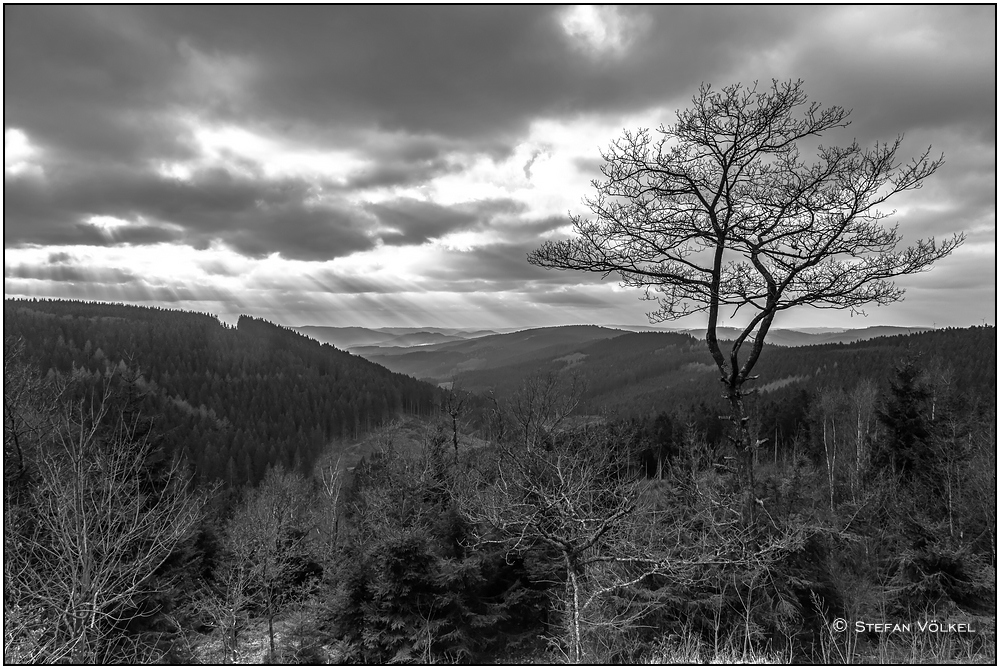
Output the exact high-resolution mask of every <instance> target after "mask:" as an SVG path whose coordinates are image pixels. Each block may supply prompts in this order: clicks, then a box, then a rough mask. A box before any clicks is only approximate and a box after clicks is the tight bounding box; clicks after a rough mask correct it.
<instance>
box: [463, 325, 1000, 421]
mask: <svg viewBox="0 0 1000 669" xmlns="http://www.w3.org/2000/svg"><path fill="white" fill-rule="evenodd" d="M907 356H916V357H917V358H918V360H919V362H920V364H921V365H923V366H926V367H933V368H935V369H937V370H939V371H940V372H941V373H942V374H946V375H947V376H948V377H949V378H950V379H951V382H952V383H954V385H955V387H956V388H958V389H961V390H962V391H963V392H966V393H969V394H972V395H975V396H977V397H980V398H982V400H983V401H987V402H995V400H996V328H994V327H972V328H964V329H955V328H949V329H946V330H933V331H927V332H919V333H914V334H900V335H895V336H890V337H885V336H883V337H876V338H874V339H868V340H863V341H855V342H853V343H850V344H840V343H833V344H822V345H816V346H809V347H785V346H776V345H766V346H765V348H764V351H763V352H762V354H761V358H760V360H759V362H758V364H757V367H756V368H755V369H754V373H755V374H758V373H759V375H760V378H759V379H758V381H757V382H756V384H757V386H756V387H757V388H759V389H760V391H761V392H760V394H759V395H758V396H757V399H761V400H763V401H781V400H782V398H786V397H787V396H789V395H791V394H794V393H796V392H800V391H801V390H803V389H804V390H807V391H814V390H816V389H818V388H825V387H839V388H851V387H853V386H854V385H855V384H856V383H857V382H858V381H859V380H860V379H862V378H870V379H872V380H873V381H875V382H876V383H878V384H880V385H883V387H884V385H885V384H886V382H887V380H888V379H889V378H890V377H891V375H892V373H893V369H894V368H895V366H896V365H898V364H899V363H900V362H901V361H902V360H903V359H904V358H906V357H907ZM970 359H975V360H976V361H977V363H976V364H975V365H970V364H968V360H970ZM538 371H541V372H548V371H553V372H557V373H559V374H563V375H567V376H570V375H573V376H576V377H578V378H579V379H580V380H582V381H583V382H584V383H585V384H586V387H587V392H586V394H585V395H584V400H585V401H584V404H583V406H582V407H581V410H585V411H591V412H599V411H614V412H618V413H621V414H624V415H638V414H648V413H656V412H660V411H663V410H666V409H670V408H673V407H682V406H691V405H697V404H700V403H704V404H705V405H707V406H710V407H711V406H719V407H721V406H722V400H721V388H720V384H719V383H718V371H717V369H716V367H715V364H714V362H713V361H712V358H711V356H710V354H709V352H708V349H707V348H706V346H705V343H704V342H703V341H699V340H696V339H695V338H694V337H692V336H690V335H686V334H680V333H670V332H643V333H625V334H620V335H619V336H617V337H614V338H607V339H605V340H602V341H598V342H591V343H587V344H580V345H577V346H575V347H574V346H566V347H562V348H559V349H558V350H557V351H554V352H549V351H538V352H537V355H535V356H534V357H529V356H527V355H526V356H525V357H524V358H522V360H520V361H517V362H512V363H510V364H506V365H497V366H496V367H493V368H490V369H477V370H467V371H464V372H463V373H462V374H460V375H459V376H458V377H457V381H458V383H459V384H460V385H461V386H462V387H463V388H465V389H467V390H469V391H471V392H477V393H482V392H485V391H487V390H491V389H492V390H494V391H495V392H497V394H505V393H508V392H511V391H513V390H514V389H515V388H516V387H517V385H518V384H519V383H520V382H521V380H522V379H523V378H525V377H526V376H528V375H529V374H532V373H534V372H538Z"/></svg>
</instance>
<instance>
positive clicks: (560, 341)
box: [355, 325, 623, 383]
mask: <svg viewBox="0 0 1000 669" xmlns="http://www.w3.org/2000/svg"><path fill="white" fill-rule="evenodd" d="M621 334H623V331H622V330H612V329H609V328H602V327H598V326H596V325H571V326H565V327H555V328H536V329H532V330H521V331H518V332H512V333H509V334H495V335H488V336H485V337H478V338H476V339H469V340H464V341H458V342H451V343H445V344H430V345H427V346H421V347H418V348H381V347H380V348H358V349H355V352H356V353H357V354H358V355H362V356H364V357H365V358H367V359H368V360H371V361H373V362H377V363H379V364H380V365H384V366H385V367H386V368H388V369H391V370H392V371H394V372H399V373H401V374H408V375H410V376H413V377H416V378H419V379H425V380H428V381H433V382H435V383H443V382H447V381H449V380H451V378H452V377H453V376H455V375H456V374H460V373H462V372H465V371H469V370H474V369H476V370H486V369H492V368H495V367H500V366H504V365H513V364H518V363H521V362H525V361H530V360H548V359H552V358H557V357H559V356H560V355H566V354H568V353H572V352H574V351H575V350H576V349H577V348H578V347H580V346H582V345H585V344H589V343H592V342H595V341H600V340H602V339H610V338H612V337H616V336H619V335H621Z"/></svg>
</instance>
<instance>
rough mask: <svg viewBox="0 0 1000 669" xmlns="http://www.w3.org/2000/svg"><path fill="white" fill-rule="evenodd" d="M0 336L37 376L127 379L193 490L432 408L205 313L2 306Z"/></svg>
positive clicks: (383, 374)
mask: <svg viewBox="0 0 1000 669" xmlns="http://www.w3.org/2000/svg"><path fill="white" fill-rule="evenodd" d="M4 334H5V336H8V337H11V336H13V337H20V338H22V340H23V342H24V346H25V354H26V355H27V357H28V358H29V359H31V360H33V361H37V364H38V366H39V369H40V370H42V371H43V372H44V373H45V374H46V375H49V376H52V375H63V376H72V377H73V378H74V379H75V380H76V381H77V383H79V384H80V385H81V386H84V387H88V388H92V389H94V388H98V387H100V386H101V385H102V383H103V381H104V379H105V378H106V377H107V376H108V375H109V373H111V372H113V371H115V370H118V371H119V372H121V373H122V374H124V375H127V374H132V375H134V377H135V378H134V380H133V383H134V385H135V386H136V390H138V391H141V398H142V399H141V401H142V410H143V411H144V412H145V413H146V414H147V415H149V416H157V439H158V440H159V441H160V442H161V443H162V447H163V448H164V449H165V451H166V452H168V453H175V452H179V453H181V454H183V455H184V456H185V457H186V458H187V459H188V461H189V462H190V463H191V464H192V466H193V467H194V470H195V471H196V472H197V474H198V478H199V480H201V481H205V482H208V481H213V480H216V479H222V480H223V481H225V482H226V484H228V485H240V484H244V483H257V482H259V481H260V480H261V479H262V478H263V476H264V473H265V471H266V470H267V469H268V467H274V466H277V465H281V466H283V467H285V468H290V469H291V468H297V469H299V470H300V471H303V472H308V471H309V470H310V469H311V467H312V464H313V462H314V461H315V460H316V458H317V457H318V455H319V454H320V452H321V451H322V450H323V448H324V446H325V445H326V444H328V443H329V442H330V441H332V440H334V439H338V440H346V439H353V438H356V437H357V436H358V435H359V434H361V433H363V432H367V431H369V430H371V429H372V428H373V427H375V426H377V425H380V424H382V423H384V422H386V421H387V420H388V419H390V418H391V417H392V416H395V415H396V414H398V413H402V412H405V413H414V414H425V415H426V414H428V413H429V412H430V411H431V410H432V407H433V388H431V387H430V386H428V385H427V384H423V383H419V382H417V381H415V380H414V379H411V378H409V377H406V376H403V375H400V374H393V373H391V372H389V371H387V370H385V369H384V368H382V367H379V366H378V365H373V364H371V363H369V362H368V361H366V360H363V359H361V358H358V357H356V356H352V355H350V354H349V353H345V352H343V351H340V350H338V349H336V348H334V347H332V346H329V345H326V344H320V343H318V342H316V341H314V340H312V339H309V338H307V337H304V336H302V335H299V334H297V333H295V332H293V331H292V330H290V329H288V328H283V327H281V326H277V325H273V324H271V323H268V322H266V321H262V320H259V319H255V318H252V317H250V316H242V317H241V318H240V319H239V321H238V322H237V324H236V327H235V328H230V327H228V326H226V325H225V324H224V323H220V322H219V320H218V319H216V318H215V317H213V316H210V315H208V314H196V313H190V312H180V311H170V310H164V309H156V308H148V307H134V306H126V305H116V304H98V303H86V302H72V301H41V302H35V301H10V300H7V301H5V302H4Z"/></svg>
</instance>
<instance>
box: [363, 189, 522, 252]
mask: <svg viewBox="0 0 1000 669" xmlns="http://www.w3.org/2000/svg"><path fill="white" fill-rule="evenodd" d="M367 209H368V211H369V212H371V213H372V214H373V215H374V216H375V218H376V219H377V220H378V221H379V223H380V225H381V229H380V230H379V236H380V237H381V238H382V240H383V241H384V242H385V243H386V244H389V245H393V246H400V245H409V244H422V243H423V242H426V241H429V240H431V239H435V238H439V237H442V236H444V235H445V234H447V233H449V232H457V231H460V230H468V229H471V228H480V229H482V228H484V227H486V226H487V224H488V223H489V222H490V221H491V220H492V219H493V218H494V217H495V216H497V215H500V214H517V213H520V212H521V211H523V210H524V206H523V205H521V204H520V203H518V202H515V201H513V200H486V201H480V202H473V203H463V204H458V205H453V206H448V207H445V206H442V205H439V204H435V203H433V202H426V201H423V200H414V199H412V198H399V199H396V200H392V201H389V202H380V203H378V204H370V205H368V207H367Z"/></svg>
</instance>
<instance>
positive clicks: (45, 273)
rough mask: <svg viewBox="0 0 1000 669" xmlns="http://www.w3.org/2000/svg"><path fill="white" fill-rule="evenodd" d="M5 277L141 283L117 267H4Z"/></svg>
mask: <svg viewBox="0 0 1000 669" xmlns="http://www.w3.org/2000/svg"><path fill="white" fill-rule="evenodd" d="M3 275H4V278H5V279H6V278H7V277H10V278H15V279H39V280H42V281H55V282H62V283H90V282H93V283H103V284H123V283H136V282H138V281H140V279H139V277H137V276H136V275H135V274H133V273H132V272H129V271H127V270H123V269H119V268H116V267H98V268H94V267H80V266H74V265H64V264H57V265H16V266H14V267H8V266H7V265H4V268H3Z"/></svg>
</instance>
